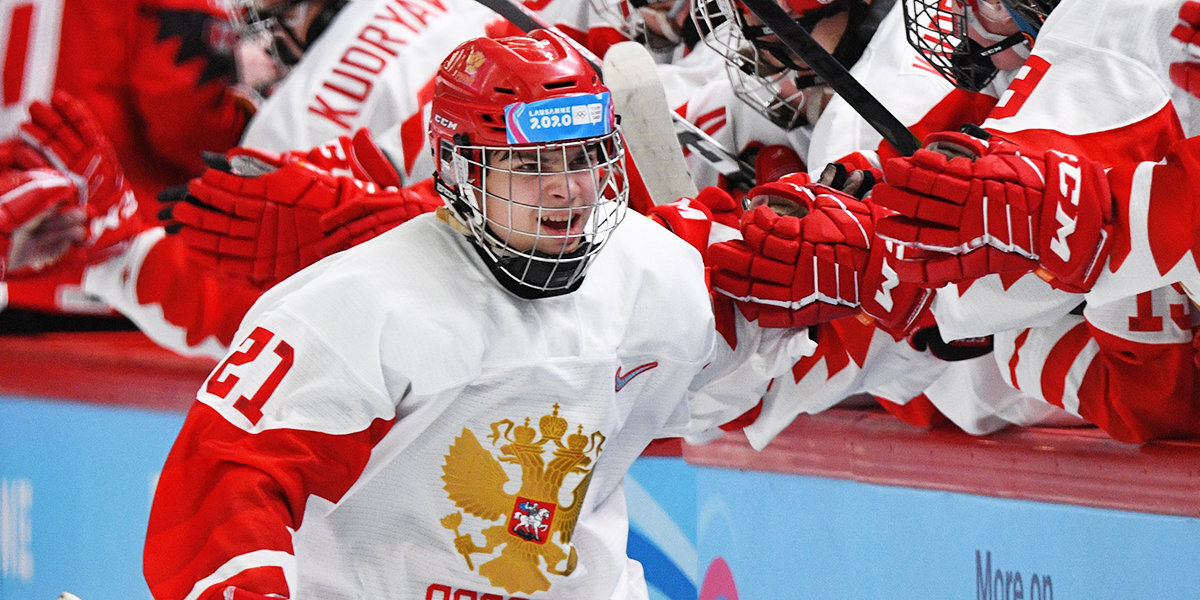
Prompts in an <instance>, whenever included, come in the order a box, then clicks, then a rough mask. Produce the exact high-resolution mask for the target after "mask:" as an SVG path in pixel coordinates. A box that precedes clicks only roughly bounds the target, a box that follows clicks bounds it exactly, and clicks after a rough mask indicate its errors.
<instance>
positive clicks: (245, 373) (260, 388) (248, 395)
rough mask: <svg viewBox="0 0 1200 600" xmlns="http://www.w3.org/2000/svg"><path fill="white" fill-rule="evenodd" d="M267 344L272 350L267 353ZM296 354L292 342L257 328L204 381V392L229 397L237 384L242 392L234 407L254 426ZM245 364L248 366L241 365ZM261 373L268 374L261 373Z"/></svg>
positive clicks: (223, 397)
mask: <svg viewBox="0 0 1200 600" xmlns="http://www.w3.org/2000/svg"><path fill="white" fill-rule="evenodd" d="M268 347H269V348H271V352H264V351H265V350H266V349H267V348H268ZM295 354H296V352H295V350H294V349H293V348H292V346H291V344H288V343H287V342H286V341H284V340H282V339H277V338H276V336H275V334H274V333H271V332H270V331H268V330H266V329H264V328H262V327H257V328H255V329H254V331H252V332H250V335H249V336H248V337H247V338H246V339H245V340H242V343H241V344H240V345H239V346H238V350H237V351H235V352H233V353H231V354H230V355H229V356H227V357H225V360H223V361H221V364H219V365H217V368H216V370H214V371H213V372H212V375H210V376H209V378H208V381H207V382H206V383H205V384H204V391H206V392H208V393H210V394H212V395H214V396H217V397H218V398H221V399H225V400H227V399H228V398H229V397H230V396H231V395H232V393H233V391H234V388H235V387H236V388H237V389H238V391H239V393H238V398H237V400H234V402H233V408H234V409H236V410H237V411H238V412H240V413H242V414H243V415H245V416H246V418H247V419H249V420H250V423H251V424H252V425H253V424H257V423H258V421H259V419H261V418H262V416H263V413H262V407H263V405H264V404H266V403H267V400H268V399H269V398H270V397H271V394H273V393H275V388H277V387H279V382H280V381H282V380H283V376H284V375H286V374H287V372H288V370H290V369H291V368H292V363H293V361H294V360H295ZM246 365H249V367H248V368H242V367H244V366H246ZM235 373H236V374H235ZM262 373H266V375H265V376H262V375H261V374H262ZM256 380H257V381H256ZM239 383H241V385H239Z"/></svg>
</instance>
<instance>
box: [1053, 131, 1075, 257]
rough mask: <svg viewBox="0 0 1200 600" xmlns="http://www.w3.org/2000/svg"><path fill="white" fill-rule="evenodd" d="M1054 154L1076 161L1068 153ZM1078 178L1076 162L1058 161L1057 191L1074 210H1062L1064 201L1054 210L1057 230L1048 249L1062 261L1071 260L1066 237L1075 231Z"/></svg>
mask: <svg viewBox="0 0 1200 600" xmlns="http://www.w3.org/2000/svg"><path fill="white" fill-rule="evenodd" d="M1055 154H1057V155H1059V156H1061V157H1063V159H1065V160H1070V161H1078V160H1079V159H1077V158H1076V157H1074V156H1072V155H1070V154H1063V153H1061V152H1055ZM1079 178H1080V170H1079V165H1078V164H1068V163H1067V162H1065V161H1064V162H1060V163H1058V193H1059V194H1060V196H1061V197H1062V198H1064V199H1066V200H1067V201H1068V202H1070V204H1071V206H1073V207H1075V208H1076V210H1072V211H1071V212H1070V213H1069V214H1068V213H1067V211H1066V210H1064V205H1065V204H1066V203H1065V202H1061V201H1060V202H1059V203H1058V207H1057V209H1056V210H1055V214H1054V220H1055V221H1058V230H1057V231H1056V232H1055V233H1054V238H1053V239H1051V240H1050V250H1051V251H1052V252H1054V253H1055V254H1057V255H1058V257H1059V258H1061V259H1063V260H1064V261H1070V260H1071V247H1070V246H1068V245H1067V238H1068V237H1071V234H1072V233H1075V225H1076V221H1077V220H1078V219H1079V211H1078V210H1077V209H1078V207H1079Z"/></svg>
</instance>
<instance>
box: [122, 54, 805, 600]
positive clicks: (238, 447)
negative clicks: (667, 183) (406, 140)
mask: <svg viewBox="0 0 1200 600" xmlns="http://www.w3.org/2000/svg"><path fill="white" fill-rule="evenodd" d="M432 111H433V115H434V118H433V122H432V125H431V128H430V138H431V143H432V144H433V145H434V147H435V148H436V149H437V153H438V154H437V158H438V171H437V174H438V175H437V177H438V189H439V191H440V192H441V193H442V194H443V195H444V196H445V200H446V207H445V209H443V210H440V211H438V213H437V214H436V215H435V214H427V215H423V216H421V217H418V218H416V219H414V220H412V221H410V222H409V223H406V224H405V225H403V226H400V227H397V228H395V229H392V230H390V231H388V232H387V233H385V234H383V235H381V236H379V237H377V238H375V239H374V240H372V241H370V242H368V243H364V244H361V245H358V246H356V247H354V248H352V249H350V250H348V251H346V252H343V253H340V254H337V255H335V256H331V257H329V258H327V259H325V260H323V261H321V262H319V263H317V264H316V265H314V266H312V267H310V268H309V269H306V270H304V271H302V272H300V273H299V274H297V275H296V276H295V277H293V278H290V279H289V280H287V281H285V282H284V283H282V284H280V285H278V286H276V287H274V288H272V289H271V290H270V291H268V292H267V293H266V294H265V295H263V297H262V298H261V299H260V300H259V301H258V302H257V303H256V304H255V306H254V308H253V309H252V310H251V311H250V313H249V314H248V316H247V319H246V321H245V324H244V326H243V328H242V329H241V331H240V332H239V336H238V337H239V340H240V342H239V343H238V344H237V345H236V346H235V349H234V350H233V351H232V352H231V353H230V354H229V355H228V357H227V358H226V359H225V360H224V361H222V362H221V363H220V364H219V365H218V366H217V368H216V370H215V371H214V372H213V374H212V375H211V376H210V378H209V379H208V381H207V382H206V383H205V385H204V388H203V389H202V390H201V391H200V392H199V395H198V402H197V403H196V404H195V405H194V406H193V408H192V410H191V412H190V413H189V415H188V418H187V420H186V422H185V424H184V426H183V429H182V431H181V432H180V435H179V438H178V439H177V441H176V443H175V446H174V448H173V449H172V452H171V455H170V456H169V457H168V459H167V464H166V465H165V467H164V469H163V472H162V476H161V478H160V480H159V484H158V488H157V490H158V491H157V492H156V497H155V500H154V505H153V508H152V511H151V517H150V524H149V528H148V534H147V540H146V549H145V553H144V556H145V575H146V579H147V582H148V583H149V586H150V589H151V591H152V592H153V594H154V596H155V598H159V599H160V600H164V599H171V598H184V597H189V598H199V599H202V600H206V599H209V598H232V599H235V600H238V599H261V598H268V597H271V598H288V597H320V598H354V597H371V598H382V597H414V598H437V597H446V598H450V597H466V596H471V597H484V596H488V597H491V596H496V597H501V596H503V597H511V596H522V597H532V596H535V595H536V596H547V597H563V598H646V597H647V591H646V587H645V583H644V580H643V576H642V573H641V569H640V566H639V565H638V564H637V563H636V562H633V561H630V560H629V559H628V558H627V557H626V554H625V532H626V529H627V523H626V516H625V507H624V500H623V497H624V495H623V493H622V489H621V486H622V480H623V477H624V475H625V472H626V470H627V469H628V467H629V465H630V463H631V462H632V461H633V460H634V458H636V457H637V456H638V454H639V453H640V452H641V451H642V449H643V448H644V447H645V446H646V444H647V443H649V442H650V441H651V440H652V439H653V438H655V437H657V436H662V435H670V434H672V433H680V432H683V431H685V430H686V429H687V428H691V427H696V426H697V425H696V424H694V423H689V419H688V414H689V403H690V401H694V399H695V398H694V397H698V396H703V395H704V394H705V393H706V390H711V389H714V388H719V387H720V379H721V378H722V377H723V376H726V375H730V372H729V369H731V368H734V367H735V366H736V367H741V368H757V366H760V365H756V364H755V363H756V361H744V362H732V363H727V362H726V361H724V360H722V359H721V358H722V357H719V356H716V355H714V348H715V347H716V346H717V345H718V342H717V339H716V334H715V331H714V329H713V327H712V314H711V310H710V308H709V303H708V294H707V292H706V290H705V289H704V285H703V277H702V273H701V268H702V267H701V264H700V262H699V257H698V255H697V254H696V253H695V252H693V251H692V250H691V249H690V248H688V247H687V246H686V245H685V244H684V243H682V242H681V241H680V240H679V239H677V238H676V237H675V236H673V235H671V234H669V233H668V232H666V231H665V230H663V229H662V228H660V227H659V226H657V225H654V224H652V223H650V222H649V221H648V220H646V219H644V218H642V217H640V216H637V215H636V214H626V212H625V206H624V197H625V193H626V191H625V181H624V169H623V164H624V163H623V149H622V146H621V145H620V140H619V137H618V131H617V129H616V127H615V124H614V118H613V114H612V106H611V103H610V102H609V100H608V98H607V92H606V89H605V88H604V86H603V85H602V84H601V83H599V80H598V77H597V76H596V74H595V73H594V72H593V71H592V70H591V69H590V68H589V67H588V65H587V64H586V63H585V62H584V61H583V60H582V59H581V57H580V56H579V55H578V54H577V53H575V52H574V51H573V50H572V49H571V48H570V47H569V46H567V45H565V44H564V43H563V42H562V40H561V39H560V38H558V37H555V36H553V35H549V34H546V33H543V32H534V33H533V34H532V35H531V36H530V37H528V38H526V37H516V38H504V39H500V40H493V39H479V40H473V41H469V42H467V43H465V44H463V45H461V46H460V47H459V48H458V49H456V50H455V51H454V52H453V53H452V54H451V55H450V56H449V57H448V58H447V59H446V61H445V63H444V66H443V68H442V70H441V71H440V74H439V77H438V80H437V90H436V93H435V94H434V98H433V104H432ZM565 114H571V115H577V118H573V119H572V120H571V123H572V124H571V125H570V126H566V125H564V123H565V121H564V120H563V119H559V120H557V122H556V121H555V119H553V116H554V115H560V116H561V115H565ZM543 116H545V117H551V118H550V119H542V118H541V117H543ZM514 140H519V141H517V142H515V143H514ZM401 257H402V258H401ZM777 339H778V340H779V341H781V342H782V341H792V342H798V344H795V345H797V346H798V348H797V349H798V350H803V349H804V348H805V347H806V346H807V341H806V340H805V339H804V338H803V334H800V335H799V336H798V337H794V338H792V339H791V340H787V338H786V337H780V338H777ZM744 341H745V342H747V344H746V346H752V345H753V344H750V343H749V342H751V340H744ZM746 350H748V348H747V347H742V346H741V345H739V352H742V351H746ZM722 356H723V355H722ZM764 356H769V354H768V355H764ZM793 358H794V357H793ZM782 364H783V365H784V368H786V365H787V364H788V362H787V361H786V360H785V361H782ZM766 375H768V376H769V373H767V374H766ZM734 379H735V380H737V381H738V382H739V384H740V385H739V386H738V387H739V388H740V387H741V385H746V381H747V380H746V379H744V378H742V377H735V378H734ZM614 382H615V383H614ZM762 387H765V380H764V381H763V383H762ZM725 389H734V388H725ZM754 392H755V390H753V389H745V390H742V394H744V395H746V396H747V397H752V395H753V394H754ZM710 393H711V392H710ZM689 399H691V400H689ZM713 399H714V400H715V399H718V398H713ZM691 406H695V405H694V404H692V405H691ZM691 412H692V415H693V418H694V417H695V415H696V412H697V411H695V410H692V411H691ZM398 490H402V493H397V492H398Z"/></svg>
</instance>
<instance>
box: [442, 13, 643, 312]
mask: <svg viewBox="0 0 1200 600" xmlns="http://www.w3.org/2000/svg"><path fill="white" fill-rule="evenodd" d="M429 138H430V146H431V147H432V148H433V150H434V153H435V157H434V158H435V162H436V165H437V169H436V173H435V176H436V186H437V189H438V191H439V193H441V195H442V197H443V198H444V199H445V200H446V206H447V208H448V209H449V211H450V213H451V214H452V215H453V217H454V219H455V220H456V221H457V222H458V224H459V225H461V227H460V229H461V230H463V231H464V232H465V233H467V234H468V236H469V237H470V238H471V240H472V242H473V243H474V245H475V247H476V249H477V250H478V251H479V253H480V255H481V256H482V257H483V259H484V261H485V262H486V263H487V264H488V266H489V268H491V270H492V272H493V274H494V275H495V276H496V277H497V279H498V280H499V281H500V282H501V283H502V284H503V285H504V286H505V287H506V288H507V289H509V290H510V291H512V292H513V293H515V294H517V295H520V296H522V297H527V298H533V297H542V296H552V295H557V294H563V293H567V292H570V291H572V290H574V289H576V288H577V287H578V286H579V285H580V283H582V280H583V274H584V272H585V270H586V269H587V267H588V265H589V264H590V263H591V261H592V260H593V259H594V258H595V255H596V253H598V252H599V250H600V248H601V247H602V246H603V245H604V244H605V243H606V242H607V240H608V238H609V236H610V235H611V234H612V232H613V230H614V229H615V228H616V226H617V225H618V224H619V223H620V221H621V219H622V218H623V216H624V214H625V203H626V199H627V198H628V186H627V181H626V177H625V150H624V146H623V145H622V143H621V139H620V133H619V130H618V128H617V125H616V116H615V115H614V114H613V107H612V99H611V97H610V95H609V92H608V88H606V87H604V84H603V83H601V82H600V77H599V75H598V74H597V73H596V71H595V69H594V68H593V67H592V66H591V65H590V64H589V63H588V62H587V61H586V60H585V59H584V58H583V56H581V55H580V54H579V52H578V51H576V50H575V49H574V47H572V46H571V44H570V42H568V41H566V40H565V39H563V38H561V37H559V36H558V35H556V34H554V33H550V32H547V31H541V30H538V31H533V32H531V33H530V34H529V36H528V37H509V38H500V39H491V38H479V39H475V40H471V41H468V42H465V43H463V44H461V45H459V46H458V47H457V48H455V49H454V50H453V51H452V52H451V53H450V55H449V56H448V57H447V58H446V60H445V61H444V62H443V63H442V66H441V68H440V69H439V70H438V74H437V79H436V88H435V91H434V96H433V102H432V103H431V118H430V124H429ZM525 216H529V217H530V218H527V219H526V218H523V217H525Z"/></svg>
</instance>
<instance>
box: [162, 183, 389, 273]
mask: <svg viewBox="0 0 1200 600" xmlns="http://www.w3.org/2000/svg"><path fill="white" fill-rule="evenodd" d="M374 191H378V188H376V187H375V186H374V184H371V183H366V182H362V181H359V180H357V179H354V178H352V177H345V176H334V175H332V174H330V173H328V172H326V171H323V170H321V169H318V168H316V167H314V166H313V165H312V164H310V163H308V162H305V161H292V162H289V163H287V164H284V165H283V166H281V167H279V168H278V169H275V170H273V171H269V172H266V173H261V174H255V175H250V176H245V175H240V174H238V173H229V172H225V171H223V170H220V169H208V170H207V171H205V172H204V173H203V174H202V175H201V176H200V177H198V178H196V179H193V180H191V182H189V183H188V187H187V194H186V195H185V196H183V197H182V198H181V197H179V196H174V197H171V196H161V197H160V200H163V201H164V202H166V203H167V207H166V208H164V210H163V211H162V214H161V215H160V216H161V217H162V218H163V220H164V221H165V222H166V224H167V231H168V232H170V233H173V234H176V235H178V236H179V238H180V239H181V240H182V241H183V242H184V243H185V244H187V245H188V246H189V247H190V248H191V249H192V250H193V251H195V255H196V257H197V258H198V259H200V260H201V261H202V262H204V263H207V264H210V265H212V266H214V267H216V268H217V269H219V270H221V271H223V272H225V273H226V274H231V275H235V276H241V277H245V278H246V279H248V280H249V281H250V282H252V283H253V284H254V285H257V286H260V287H269V286H271V285H274V284H275V283H278V282H279V281H282V280H283V279H284V278H286V277H288V276H289V275H291V274H292V273H295V272H296V271H299V270H300V269H302V268H304V267H306V266H308V265H310V264H312V263H314V262H316V261H317V260H318V259H320V258H323V257H324V256H325V251H324V249H323V247H322V243H323V239H324V236H325V230H324V229H323V228H322V226H321V223H320V219H321V216H322V215H324V214H325V213H326V212H327V211H329V210H332V209H334V208H336V207H338V206H342V205H344V204H346V203H349V202H352V201H354V200H356V199H358V198H360V197H361V196H364V195H366V194H367V193H368V192H374Z"/></svg>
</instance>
